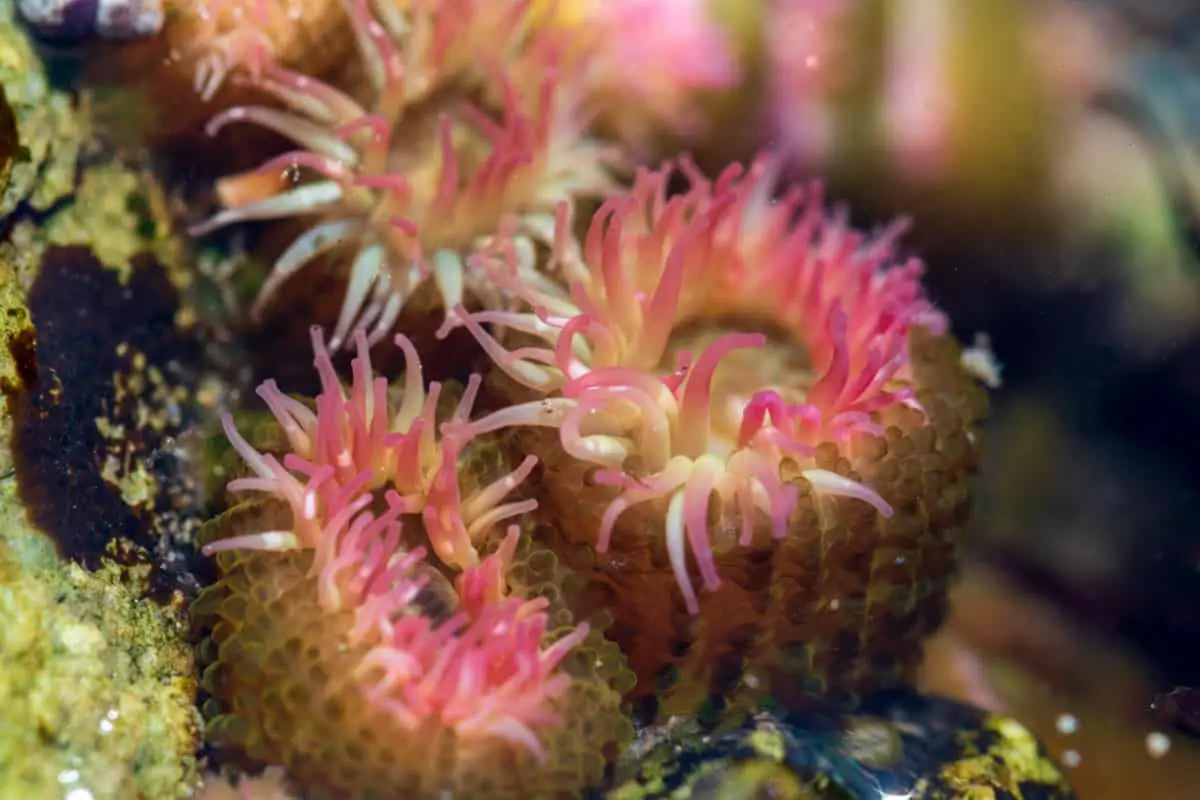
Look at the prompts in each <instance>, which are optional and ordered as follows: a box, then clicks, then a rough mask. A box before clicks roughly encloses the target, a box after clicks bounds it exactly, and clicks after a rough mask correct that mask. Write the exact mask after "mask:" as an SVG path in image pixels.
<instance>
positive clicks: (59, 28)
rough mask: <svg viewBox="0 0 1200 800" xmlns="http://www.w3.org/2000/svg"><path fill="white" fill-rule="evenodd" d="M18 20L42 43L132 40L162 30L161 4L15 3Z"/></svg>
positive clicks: (110, 0) (125, 0)
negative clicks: (51, 40) (41, 39)
mask: <svg viewBox="0 0 1200 800" xmlns="http://www.w3.org/2000/svg"><path fill="white" fill-rule="evenodd" d="M17 9H18V10H19V11H20V13H21V18H22V19H23V20H25V23H26V24H27V25H28V26H29V27H30V28H31V29H33V31H34V32H35V33H37V34H38V36H41V37H42V38H45V39H53V40H58V41H62V40H67V41H83V40H86V39H91V38H101V39H132V38H136V37H139V36H152V35H153V34H156V33H158V32H159V31H161V30H162V26H163V20H164V16H165V15H164V13H163V0H17Z"/></svg>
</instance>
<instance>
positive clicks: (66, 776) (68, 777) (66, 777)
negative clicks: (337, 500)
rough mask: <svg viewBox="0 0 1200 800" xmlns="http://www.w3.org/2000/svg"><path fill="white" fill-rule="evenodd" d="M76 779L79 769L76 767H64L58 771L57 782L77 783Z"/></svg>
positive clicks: (77, 778) (77, 779)
mask: <svg viewBox="0 0 1200 800" xmlns="http://www.w3.org/2000/svg"><path fill="white" fill-rule="evenodd" d="M78 781H79V770H77V769H64V770H63V771H62V772H60V773H58V782H59V783H64V784H65V783H77V782H78Z"/></svg>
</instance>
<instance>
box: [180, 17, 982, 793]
mask: <svg viewBox="0 0 1200 800" xmlns="http://www.w3.org/2000/svg"><path fill="white" fill-rule="evenodd" d="M341 7H342V8H343V10H344V12H345V15H346V19H347V20H348V23H349V26H350V28H351V30H352V31H353V33H354V36H355V39H356V42H357V53H358V56H359V61H360V63H359V64H358V66H359V67H360V69H359V70H358V73H360V74H357V75H353V76H352V75H351V72H352V71H350V70H348V71H347V75H346V76H342V79H341V82H339V79H337V78H331V79H330V80H331V81H332V82H330V83H326V82H324V81H322V80H318V79H317V78H316V77H314V76H312V75H307V74H302V73H299V72H294V71H291V70H289V69H285V68H284V67H282V66H280V65H279V64H278V63H276V62H275V61H274V60H273V59H272V58H271V54H270V52H269V51H268V50H267V49H265V48H262V47H256V46H250V47H248V49H246V50H245V51H244V52H242V53H241V61H240V62H239V63H236V64H232V65H231V66H230V75H231V76H232V77H231V78H230V79H231V80H240V81H243V82H244V83H245V84H246V85H248V86H251V87H254V88H256V89H258V90H259V91H261V92H262V93H263V94H264V95H266V96H267V97H268V98H270V99H271V100H272V101H274V102H273V104H271V105H257V104H245V105H237V106H233V107H226V108H224V109H223V110H218V111H217V114H216V116H215V117H214V118H213V120H212V122H211V123H210V125H209V129H210V131H212V132H214V133H218V132H219V131H220V130H221V129H223V128H225V127H226V126H228V125H230V124H231V123H235V122H250V123H253V124H254V125H257V126H259V127H262V128H266V129H268V130H271V131H274V132H277V133H280V134H282V135H284V136H286V137H288V138H290V139H291V140H293V141H294V142H295V143H296V145H297V147H296V149H294V150H290V151H288V152H286V153H284V154H283V155H280V156H277V157H275V158H272V159H270V160H268V161H267V162H266V163H265V164H263V165H262V166H261V167H260V168H259V169H257V170H254V171H250V172H242V173H236V174H234V175H232V176H230V177H227V178H224V179H222V180H221V181H219V182H218V184H217V187H216V192H215V194H216V199H217V201H218V203H219V204H220V205H221V206H222V209H221V210H219V211H218V212H217V213H216V214H215V215H214V216H212V217H211V218H210V219H209V220H207V221H205V222H202V223H200V224H199V225H198V226H196V227H195V228H194V232H195V233H197V234H206V233H208V232H210V231H215V230H217V229H219V228H223V227H225V226H229V225H233V224H237V223H244V222H255V221H269V222H272V223H273V224H275V225H276V226H279V227H281V228H282V229H283V230H286V231H288V232H291V231H296V233H295V235H294V236H293V237H292V238H291V240H290V244H288V245H287V246H286V247H285V248H284V249H283V251H282V253H278V254H275V256H274V264H273V267H272V270H271V272H270V274H269V276H268V277H267V279H266V282H265V284H264V286H263V288H262V291H261V293H260V295H259V298H258V301H257V303H256V304H255V306H254V308H253V309H252V312H251V313H252V316H254V317H257V318H259V319H261V317H262V315H263V312H264V310H265V309H267V308H268V307H271V306H272V305H280V304H282V303H283V301H284V299H286V298H287V297H288V295H284V294H283V293H282V291H281V287H283V286H284V285H285V284H287V285H289V286H291V287H293V293H294V292H296V291H298V292H300V293H301V294H302V293H303V291H304V287H305V286H310V287H312V291H314V292H315V291H320V290H319V289H318V288H316V287H319V286H320V285H321V284H320V282H319V281H317V280H316V279H315V278H314V277H313V275H314V273H315V272H316V271H317V268H318V266H320V267H323V268H325V269H327V270H329V271H332V272H333V273H335V274H336V275H338V276H339V277H340V278H342V279H344V283H343V285H344V296H343V299H342V304H341V310H340V312H339V313H338V315H337V318H336V321H334V322H333V324H332V326H331V327H330V330H329V331H328V334H327V332H326V330H325V327H324V325H323V324H317V325H315V326H314V327H313V329H312V333H311V338H312V345H313V352H314V366H315V368H316V372H317V374H318V376H319V378H320V391H319V393H318V394H317V396H316V397H315V398H313V399H308V398H305V397H299V396H292V395H290V394H286V393H285V392H284V391H283V390H281V389H280V387H279V386H278V385H277V384H276V383H275V382H274V381H273V380H268V381H266V382H265V383H263V384H262V385H261V386H260V387H259V389H258V395H259V397H260V398H261V400H262V401H263V402H265V404H266V405H267V407H268V408H269V410H270V412H271V414H272V416H273V417H274V419H275V422H276V428H275V430H274V432H273V433H272V434H270V435H269V436H267V437H261V438H260V437H256V436H253V435H251V436H250V438H247V437H246V436H245V435H244V434H243V432H239V430H238V427H237V426H236V425H235V424H234V421H233V418H232V417H230V416H226V417H225V418H224V420H223V427H224V431H225V434H226V436H227V438H228V439H229V441H230V443H231V444H232V446H233V448H234V450H235V451H236V452H237V454H238V455H239V456H240V458H241V460H242V461H243V462H244V466H245V469H244V470H241V471H239V472H238V474H237V476H236V477H235V478H234V480H233V481H232V482H231V483H230V484H229V485H228V490H229V493H230V495H231V497H232V500H233V502H235V503H236V504H235V505H233V506H232V508H230V509H229V510H228V511H227V512H225V514H223V515H222V516H220V517H219V518H217V519H216V520H215V521H214V522H213V523H212V524H211V525H210V527H209V529H208V531H207V537H206V543H205V547H204V552H205V553H206V554H208V555H211V556H213V557H214V559H215V564H216V567H217V572H218V578H217V581H216V582H215V583H214V584H213V585H212V586H210V587H209V588H208V589H207V590H206V591H205V592H204V593H203V595H202V596H201V598H200V599H199V600H198V601H197V602H196V604H195V606H194V609H193V611H194V617H195V620H196V623H197V625H198V626H199V629H200V631H201V632H202V635H203V636H204V644H203V646H202V649H201V659H202V661H203V662H204V663H205V664H206V665H207V666H206V668H205V672H204V682H203V685H204V690H205V691H206V692H207V694H208V700H207V702H206V704H205V712H206V716H207V717H208V718H209V720H210V727H209V738H210V740H211V741H212V742H213V743H214V744H215V745H216V746H217V748H218V749H219V751H220V752H221V754H222V755H223V757H225V758H227V759H228V760H229V761H230V762H231V763H238V764H240V765H243V766H245V767H247V768H250V769H254V770H258V769H262V768H266V767H272V766H280V767H283V768H284V769H285V770H286V774H287V776H288V778H289V779H290V780H293V781H295V783H296V785H297V786H299V787H302V788H303V789H304V791H306V792H309V793H312V795H313V796H318V797H319V796H339V797H340V796H358V797H394V796H402V797H415V798H426V797H428V798H436V797H441V796H444V795H445V793H451V794H453V795H454V796H466V797H471V796H488V797H514V798H515V797H572V796H580V795H581V794H582V793H584V792H585V791H588V790H592V789H597V788H600V787H602V786H603V785H604V784H605V783H606V781H607V780H608V779H609V778H610V773H611V770H612V768H613V766H614V765H615V763H616V760H617V758H618V757H619V755H620V753H621V752H622V750H623V748H624V747H625V746H626V744H627V743H628V742H629V740H630V738H631V736H632V732H633V728H632V721H633V720H634V719H637V720H638V721H639V722H642V721H648V720H651V719H653V718H654V717H655V716H659V715H662V716H665V715H670V714H676V713H679V714H690V713H695V712H697V711H706V712H708V713H709V715H711V714H712V713H713V712H716V713H717V716H718V717H719V716H720V714H721V712H724V711H730V712H732V711H735V710H745V709H747V708H750V707H753V706H755V705H757V704H759V703H760V702H762V701H764V700H767V699H771V700H775V701H779V702H782V703H784V704H785V705H786V706H788V707H791V708H800V707H802V706H803V705H804V704H806V703H808V702H810V701H819V702H822V703H834V704H851V703H853V702H855V701H857V700H858V699H859V698H861V697H862V696H864V695H866V694H868V693H870V692H872V691H874V690H877V689H880V688H886V687H893V686H897V685H900V684H902V683H903V682H905V681H906V680H907V678H908V677H909V675H910V673H911V671H912V669H913V668H914V667H915V665H916V664H917V663H918V661H919V660H920V656H921V646H922V642H923V640H924V639H925V637H926V636H927V635H928V634H929V633H930V632H932V631H933V630H934V629H935V628H936V627H937V625H938V624H939V623H940V621H941V619H942V617H943V615H944V612H945V604H946V592H947V588H948V583H949V580H950V578H951V575H952V573H953V571H954V566H955V548H956V544H957V539H958V537H959V535H960V533H961V531H962V527H963V525H964V523H965V521H966V518H967V514H968V510H969V497H970V494H969V480H970V477H971V475H972V473H973V472H974V469H975V464H976V457H977V447H978V437H979V425H980V421H981V419H982V416H983V414H984V411H985V406H986V401H985V398H984V395H983V393H982V390H981V389H980V388H979V387H978V386H977V385H976V381H975V379H974V378H973V377H972V376H971V375H970V374H969V373H968V372H967V371H966V370H965V369H964V368H963V366H962V364H961V353H960V351H959V349H958V346H957V345H956V344H955V343H954V341H953V339H952V337H951V336H950V334H949V325H948V321H947V319H946V317H945V315H944V314H943V313H942V312H941V311H939V310H938V309H937V308H936V307H935V306H934V305H933V304H932V303H931V302H930V301H929V300H928V299H927V297H926V296H925V293H924V290H923V288H922V286H921V283H920V279H921V273H922V267H921V264H920V263H919V262H918V261H916V260H899V259H897V257H896V255H895V251H896V247H897V245H896V241H897V237H898V235H899V233H900V226H893V227H891V228H888V229H886V230H883V231H880V232H878V233H876V234H872V235H866V234H862V233H859V232H856V231H854V230H853V229H852V228H850V227H849V225H848V223H847V221H846V215H845V213H844V212H842V211H830V210H829V209H828V208H827V206H826V203H825V198H824V197H823V195H822V193H821V190H820V188H819V187H817V186H803V187H792V186H787V185H780V183H779V180H778V175H779V173H780V171H781V170H780V167H781V162H780V161H779V160H778V159H777V158H775V157H774V156H773V155H771V154H764V155H762V156H761V157H759V158H758V159H756V160H755V161H753V162H752V163H750V164H749V165H745V166H742V165H734V166H731V167H729V168H728V169H726V170H725V171H723V172H721V173H720V174H719V175H718V176H717V177H716V178H715V179H710V178H709V177H707V176H705V175H704V174H702V172H701V171H700V170H699V169H698V168H697V167H696V166H695V165H694V164H693V163H692V161H691V160H690V159H688V158H687V157H680V158H677V159H673V160H671V161H669V162H667V163H665V164H663V165H661V166H659V167H657V168H647V167H641V168H638V169H637V171H636V174H634V175H633V179H632V181H631V182H628V183H629V184H630V185H628V186H623V183H622V172H623V170H624V169H625V167H626V164H627V163H628V162H629V159H628V158H627V157H626V156H625V155H624V154H622V153H621V152H620V151H619V150H614V147H613V146H612V145H611V144H609V143H607V142H605V141H603V140H601V139H598V138H594V137H593V136H592V135H591V134H590V133H589V132H588V131H589V130H590V129H591V126H592V124H593V122H594V117H595V114H596V113H597V111H596V106H595V105H594V102H596V98H597V97H598V96H599V95H598V94H597V88H596V87H597V85H598V84H597V83H596V82H597V81H599V80H600V78H599V77H598V76H597V73H596V72H594V71H591V70H589V64H590V63H591V61H590V60H589V58H588V57H587V56H586V54H587V52H588V48H589V47H591V46H592V42H591V41H590V40H589V39H587V38H581V39H579V40H578V41H575V40H572V39H571V38H570V37H569V36H567V35H565V34H564V33H563V28H562V27H561V26H559V25H557V24H549V23H547V22H546V20H545V19H543V18H541V17H538V16H537V14H536V13H535V11H534V10H533V5H532V4H530V3H528V2H520V1H519V0H510V1H509V2H502V3H488V4H483V3H479V2H472V0H464V1H463V2H461V3H437V4H419V3H417V4H403V3H402V4H395V3H385V2H368V1H367V0H344V2H343V3H341ZM539 13H540V12H539ZM566 27H567V28H571V26H569V25H568V26H566ZM572 29H573V28H572ZM696 30H700V29H698V28H697V29H696ZM697 35H700V34H699V33H698V34H697ZM572 47H576V48H578V50H572ZM581 53H582V54H583V55H581ZM660 89H661V87H659V89H656V91H658V90H660ZM600 94H602V93H600ZM280 106H282V108H280ZM280 176H282V178H281V177H280ZM589 212H593V213H589ZM296 287H299V288H296ZM418 297H420V298H421V299H420V301H418V300H417V298H418ZM419 302H420V303H425V304H427V305H429V304H431V305H432V306H433V307H435V308H436V309H437V310H438V312H439V314H438V320H437V322H435V323H434V330H432V331H431V330H426V329H425V328H427V327H428V326H429V322H428V320H429V316H428V315H415V314H414V315H408V314H406V312H407V311H409V310H410V309H411V308H412V307H413V306H414V305H416V304H418V303H419ZM275 311H276V313H283V314H286V313H287V309H286V308H283V309H278V308H277V309H275ZM311 321H312V322H315V323H324V322H326V320H316V319H314V320H311ZM422 326H424V327H422ZM456 329H463V331H464V332H465V334H468V335H469V337H470V340H473V341H474V342H475V343H476V344H478V346H479V347H478V350H477V353H476V356H475V362H473V363H472V364H463V365H462V368H461V369H459V370H457V371H454V370H450V372H454V373H455V374H456V375H457V376H458V377H459V378H460V379H461V385H460V384H456V383H446V384H443V383H440V382H436V381H435V382H432V383H429V384H427V382H426V380H425V377H424V368H423V363H422V362H423V360H424V361H426V362H428V360H429V355H428V354H427V353H426V352H424V351H423V350H422V351H421V352H418V347H417V346H416V345H415V344H414V342H416V341H424V342H430V341H432V340H433V337H432V336H431V335H430V334H435V335H436V337H438V338H444V337H447V336H449V335H450V334H451V333H452V332H455V331H456ZM397 330H399V331H401V333H399V334H397V333H396V331H397ZM388 342H392V343H394V347H393V346H390V345H387V344H385V343H388ZM381 344H383V347H381V348H380V352H381V353H387V352H389V351H392V350H396V351H399V352H400V353H401V354H402V355H403V363H404V366H405V370H404V373H403V376H402V377H401V378H398V379H397V380H396V381H395V382H394V383H390V382H389V380H388V378H386V377H384V376H381V375H377V374H376V373H375V369H374V367H373V365H372V360H371V359H372V353H371V348H372V347H375V346H376V345H381ZM343 349H347V350H351V351H353V360H352V361H351V364H350V371H349V379H348V380H347V381H343V379H342V377H341V376H339V374H338V371H337V369H336V368H335V359H337V358H339V356H340V354H339V351H341V350H343ZM472 368H477V369H479V370H480V372H479V373H478V374H468V373H470V370H471V369H472ZM252 440H253V441H252Z"/></svg>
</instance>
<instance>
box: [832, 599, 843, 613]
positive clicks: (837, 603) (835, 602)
mask: <svg viewBox="0 0 1200 800" xmlns="http://www.w3.org/2000/svg"><path fill="white" fill-rule="evenodd" d="M841 607H842V601H841V600H837V599H834V600H830V601H829V610H830V611H837V610H838V609H839V608H841Z"/></svg>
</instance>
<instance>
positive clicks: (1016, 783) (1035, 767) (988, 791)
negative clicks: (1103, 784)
mask: <svg viewBox="0 0 1200 800" xmlns="http://www.w3.org/2000/svg"><path fill="white" fill-rule="evenodd" d="M981 727H982V731H983V735H980V734H979V733H977V732H975V731H962V732H960V733H959V734H958V741H959V743H960V745H961V747H962V752H963V755H962V758H960V759H959V760H957V761H955V762H953V763H951V764H947V765H946V766H945V767H944V768H943V769H942V771H941V772H940V773H939V774H938V776H937V777H936V778H934V779H931V780H929V781H922V782H921V783H920V784H918V792H917V796H918V797H922V798H929V800H1009V799H1010V798H1011V800H1026V799H1027V798H1034V797H1059V796H1065V795H1066V794H1067V793H1069V792H1070V787H1068V785H1067V782H1066V779H1065V778H1063V775H1062V773H1061V772H1060V771H1059V769H1058V767H1057V766H1055V764H1054V762H1053V761H1051V759H1050V756H1049V755H1048V754H1047V753H1046V751H1045V750H1044V749H1042V748H1041V747H1040V746H1039V745H1038V741H1037V739H1036V738H1034V735H1033V734H1032V733H1030V731H1029V729H1028V728H1026V727H1025V726H1023V725H1021V724H1020V723H1018V722H1016V721H1015V720H1012V719H1009V718H1006V717H1001V716H996V715H989V716H988V717H987V718H986V719H985V720H984V722H983V725H982V726H981Z"/></svg>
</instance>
